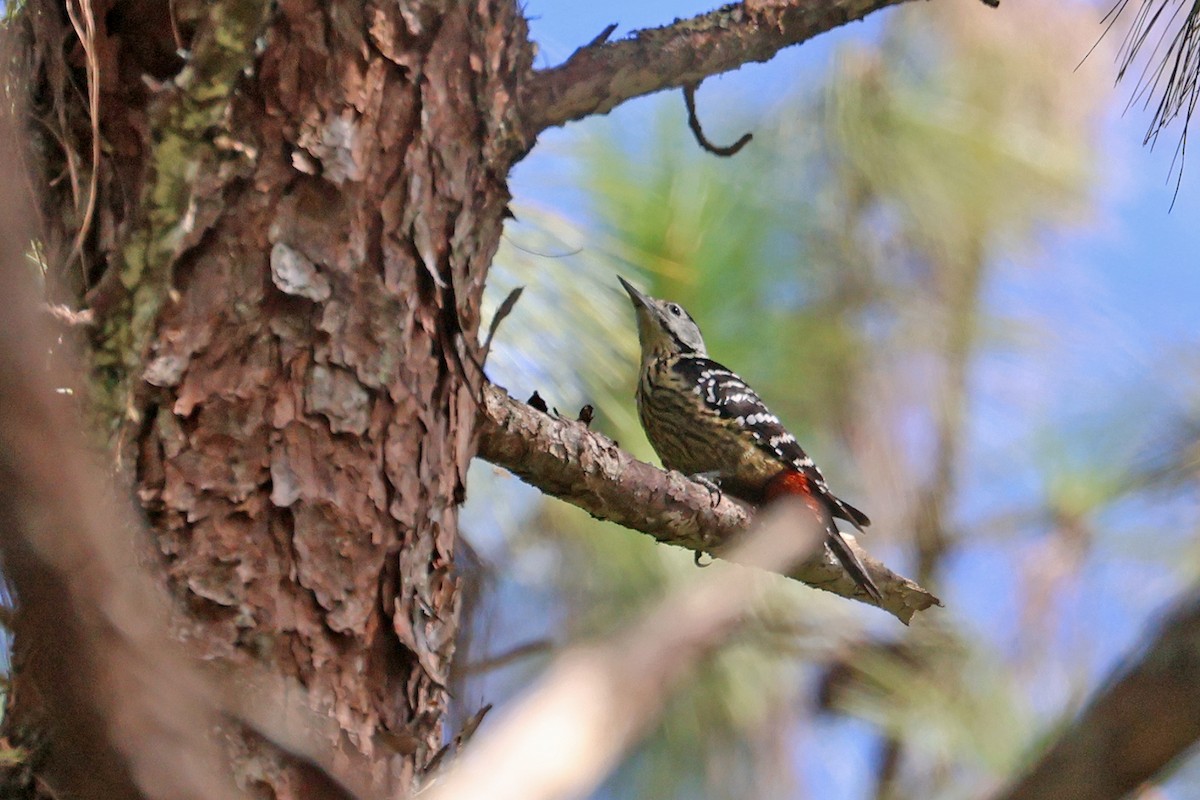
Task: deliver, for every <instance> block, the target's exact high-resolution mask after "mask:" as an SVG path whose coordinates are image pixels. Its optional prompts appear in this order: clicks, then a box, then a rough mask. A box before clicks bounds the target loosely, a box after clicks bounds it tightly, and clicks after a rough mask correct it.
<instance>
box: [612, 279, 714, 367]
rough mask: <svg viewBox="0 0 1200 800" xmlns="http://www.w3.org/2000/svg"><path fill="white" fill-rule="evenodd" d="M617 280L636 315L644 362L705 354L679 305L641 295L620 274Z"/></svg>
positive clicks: (697, 332)
mask: <svg viewBox="0 0 1200 800" xmlns="http://www.w3.org/2000/svg"><path fill="white" fill-rule="evenodd" d="M617 280H619V281H620V282H621V285H622V286H624V287H625V291H626V292H628V293H629V299H630V300H632V301H633V308H634V311H636V312H637V321H638V340H639V341H640V342H641V344H642V362H643V363H647V362H650V361H653V360H654V359H656V358H662V357H663V356H669V355H680V354H688V355H698V356H705V355H708V352H707V351H706V350H705V349H704V338H703V337H702V336H701V335H700V328H699V326H697V325H696V321H695V320H693V319H692V317H691V315H690V314H688V312H687V311H685V310H684V309H683V307H682V306H680V305H679V304H678V303H673V302H671V301H670V300H658V299H656V298H654V297H650V296H649V295H645V294H642V293H641V292H639V291H638V290H637V289H635V288H633V285H632V284H630V283H629V281H627V280H625V279H624V278H622V277H621V276H620V275H618V276H617Z"/></svg>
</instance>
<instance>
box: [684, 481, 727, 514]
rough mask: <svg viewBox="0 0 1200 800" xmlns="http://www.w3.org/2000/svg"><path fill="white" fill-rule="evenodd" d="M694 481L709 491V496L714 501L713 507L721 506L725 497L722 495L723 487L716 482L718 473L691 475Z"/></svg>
mask: <svg viewBox="0 0 1200 800" xmlns="http://www.w3.org/2000/svg"><path fill="white" fill-rule="evenodd" d="M688 477H690V478H691V479H692V480H694V481H695V482H696V483H698V484H700V485H701V486H703V487H704V488H705V489H708V496H709V498H711V499H712V507H713V508H716V507H717V506H719V505H721V498H722V497H724V496H725V495H723V494H722V493H721V485H720V484H719V483H717V481H716V480H715V479H716V477H717V473H715V472H697V473H696V474H694V475H689V476H688Z"/></svg>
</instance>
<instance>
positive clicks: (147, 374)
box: [15, 0, 531, 798]
mask: <svg viewBox="0 0 1200 800" xmlns="http://www.w3.org/2000/svg"><path fill="white" fill-rule="evenodd" d="M69 11H70V13H68V9H66V8H64V7H63V6H62V5H60V4H57V3H53V2H50V1H49V0H38V1H37V2H31V3H30V4H29V5H28V6H27V8H26V9H25V12H24V14H25V18H24V19H25V23H24V24H25V25H26V30H27V31H28V33H29V38H28V41H29V43H30V54H31V58H32V66H33V67H34V68H35V69H34V71H33V73H32V75H33V77H32V79H31V80H32V82H33V85H32V90H33V97H34V98H35V108H34V110H33V111H34V114H35V115H36V116H38V117H39V118H40V120H41V122H42V123H43V124H42V125H40V126H39V128H38V140H37V141H38V145H39V148H38V157H37V161H36V163H35V164H34V167H35V173H36V174H40V176H41V182H40V184H39V185H40V186H42V187H46V188H44V189H43V198H44V207H43V213H44V217H45V220H44V227H45V231H44V241H45V242H46V244H47V260H48V262H49V264H50V266H51V270H52V272H58V273H61V275H60V277H61V280H60V281H59V282H58V283H59V286H60V290H59V291H61V292H63V296H62V297H60V298H59V299H64V300H66V301H67V302H70V303H72V304H73V305H74V306H75V307H77V308H78V307H87V308H90V309H91V310H92V311H93V313H94V314H95V317H96V319H95V323H94V325H93V327H91V328H90V329H89V334H88V336H87V337H86V338H87V341H86V344H85V350H86V351H87V353H88V355H89V358H90V364H91V366H92V371H91V381H90V386H89V387H88V388H89V389H90V394H91V397H92V399H93V402H92V404H91V407H92V408H93V409H95V410H96V411H97V414H98V416H99V418H100V419H101V421H102V422H103V423H105V424H106V425H107V426H108V430H109V431H110V432H111V434H112V437H113V442H114V443H115V446H116V449H117V453H118V460H119V464H120V465H121V466H122V467H123V468H124V470H125V472H124V474H125V476H126V477H127V479H128V480H129V481H130V482H131V483H132V484H133V485H134V486H135V487H136V491H137V496H138V497H139V499H140V500H141V503H142V505H143V507H144V508H145V510H146V513H147V516H148V518H149V521H150V524H151V526H152V529H153V532H154V535H155V543H156V545H157V548H156V554H157V556H159V558H158V561H159V562H160V563H161V564H162V568H163V574H164V575H165V580H166V583H167V585H168V587H169V589H170V591H171V593H172V595H173V597H174V599H175V603H176V614H175V618H176V626H177V630H178V632H179V633H180V635H181V637H182V638H183V639H184V641H185V642H186V643H188V645H189V646H190V647H191V648H192V649H193V651H194V652H195V653H196V654H197V655H199V656H201V657H202V658H205V659H211V660H218V661H221V662H224V663H232V664H235V665H246V664H255V665H262V666H265V667H266V668H267V669H269V670H271V671H272V672H274V673H277V674H280V675H284V676H288V677H290V678H294V679H296V680H297V681H298V682H299V683H300V684H302V685H303V686H304V687H305V688H306V689H307V692H308V701H309V703H310V704H311V705H312V706H313V707H314V708H315V709H317V710H318V711H320V712H322V713H327V714H328V715H329V716H331V717H332V718H333V719H334V720H335V721H336V724H337V726H338V728H339V729H340V731H341V736H340V741H338V742H336V743H335V744H336V745H337V747H339V748H343V749H344V750H346V751H347V752H349V753H354V752H357V753H361V754H363V755H365V756H366V757H367V758H368V759H369V763H370V764H371V769H372V771H373V774H372V779H373V781H374V782H375V783H377V784H378V785H383V784H387V785H390V786H392V787H396V786H406V785H410V784H411V782H412V781H413V780H414V778H418V777H419V776H420V774H421V772H422V768H423V766H424V765H425V764H426V763H427V762H428V761H429V759H430V758H431V757H432V756H433V755H434V754H435V753H436V752H437V751H438V750H439V748H440V746H441V742H442V735H443V732H442V723H443V714H444V710H445V707H446V699H447V698H446V688H445V683H446V679H447V673H448V670H449V664H450V660H451V658H452V655H453V649H454V640H455V635H456V632H457V627H458V604H459V586H458V580H457V578H456V577H455V575H454V572H453V568H454V549H455V536H456V527H457V513H456V512H457V506H458V504H459V503H460V502H461V500H462V495H463V487H464V481H465V475H466V470H467V465H468V462H469V461H470V459H471V457H472V456H473V454H474V451H475V437H476V426H475V419H476V409H477V404H478V402H479V398H480V396H481V390H482V380H483V378H482V373H481V369H480V366H479V348H478V345H477V342H478V336H477V333H478V326H479V308H480V297H481V293H482V290H483V285H484V277H485V274H486V271H487V267H488V264H489V262H490V260H491V258H492V255H493V254H494V252H495V248H496V245H497V242H498V239H499V236H500V232H501V226H502V222H503V218H504V216H505V212H506V206H507V202H508V199H509V194H508V190H507V187H506V176H507V174H508V171H509V168H510V167H511V165H512V164H513V163H514V161H515V160H516V159H517V158H519V157H520V155H521V154H522V153H523V152H524V151H525V149H526V148H527V144H526V143H525V142H523V141H522V140H521V139H520V137H519V136H518V135H517V134H516V133H515V132H516V131H519V130H520V126H519V125H518V124H516V122H515V115H514V103H513V98H515V97H516V96H517V89H518V87H517V85H516V83H517V81H518V79H519V77H520V76H522V75H524V74H526V73H527V71H528V69H529V65H530V59H531V53H530V51H529V45H528V40H527V34H526V29H525V22H524V19H523V18H522V16H521V14H520V13H519V11H518V9H517V6H516V3H515V2H512V0H470V2H436V1H435V0H427V1H426V2H419V1H414V2H405V3H400V4H397V3H389V2H386V1H385V0H378V2H366V3H364V2H362V1H361V0H335V2H330V3H318V2H315V1H306V0H280V2H278V3H275V4H272V3H267V2H262V1H261V0H259V1H258V2H246V1H244V0H243V1H242V2H236V1H235V0H227V1H226V2H222V3H208V2H198V0H178V1H177V2H175V3H170V4H168V3H163V2H150V1H149V0H127V1H126V2H118V0H93V2H91V3H88V2H86V0H76V2H74V3H72V5H71V8H70V9H69ZM172 12H173V16H172ZM72 17H74V19H72ZM79 34H82V35H79ZM80 87H94V88H95V92H94V93H93V94H92V95H91V103H89V98H88V94H87V92H86V91H81V90H80ZM93 105H94V107H95V110H96V112H97V116H96V119H95V120H94V121H93V120H92V119H91V118H90V116H89V109H91V108H92V106H93ZM93 125H94V127H93ZM93 131H96V132H98V134H99V141H98V142H95V146H96V147H98V148H99V155H98V157H97V158H96V161H95V169H94V170H93V166H92V165H93V160H92V159H93V144H94V142H93ZM64 176H65V177H64ZM89 198H94V199H93V200H89ZM90 206H91V207H92V210H90V211H89V207H90ZM80 230H82V231H83V232H82V234H79V232H80ZM22 701H23V698H22V695H21V694H20V692H19V691H18V692H17V693H16V697H15V702H16V704H17V705H18V706H19V705H20V704H21V703H22ZM232 741H233V744H232V745H231V746H232V747H233V748H234V750H235V753H236V755H235V759H234V761H235V765H236V768H237V770H238V772H239V776H238V777H239V779H240V781H242V782H243V783H244V784H246V785H249V786H259V787H261V788H262V789H263V790H264V791H263V795H264V796H274V797H279V798H290V797H299V796H302V794H303V793H304V786H303V778H302V777H301V773H300V771H299V770H298V769H297V768H295V767H293V766H290V765H289V764H288V763H287V759H286V757H285V756H283V755H281V754H280V753H278V752H277V751H275V750H273V748H271V747H268V746H265V745H264V744H263V742H262V741H261V740H257V739H255V737H254V736H253V735H250V734H247V735H240V736H236V737H232Z"/></svg>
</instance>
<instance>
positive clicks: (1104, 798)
mask: <svg viewBox="0 0 1200 800" xmlns="http://www.w3.org/2000/svg"><path fill="white" fill-rule="evenodd" d="M1197 739H1200V590H1193V592H1192V593H1191V594H1190V595H1188V597H1187V598H1186V599H1185V600H1184V601H1183V602H1182V603H1180V605H1179V606H1178V607H1176V608H1175V610H1174V611H1172V612H1171V614H1170V615H1169V616H1168V617H1167V619H1166V621H1165V622H1164V623H1163V625H1162V629H1161V630H1160V631H1159V633H1158V635H1157V636H1156V637H1155V639H1154V641H1153V642H1151V643H1150V644H1149V646H1148V647H1146V648H1145V650H1144V652H1142V653H1140V654H1139V655H1137V656H1136V658H1135V659H1133V660H1131V662H1130V663H1128V664H1126V665H1125V667H1123V668H1122V669H1121V671H1120V672H1119V673H1118V675H1117V676H1115V677H1114V678H1113V679H1111V680H1110V682H1109V684H1108V686H1107V687H1106V688H1104V689H1102V690H1101V691H1100V692H1099V693H1098V694H1097V695H1096V696H1095V697H1094V698H1093V699H1092V701H1091V703H1090V704H1089V705H1088V707H1087V708H1086V709H1084V711H1083V713H1082V714H1081V715H1080V716H1079V719H1077V720H1076V721H1075V723H1074V724H1073V725H1071V726H1070V727H1069V728H1067V729H1066V730H1065V731H1064V732H1063V733H1062V735H1061V736H1060V737H1059V739H1058V741H1057V742H1055V744H1054V745H1053V746H1052V747H1051V748H1050V749H1049V750H1048V751H1047V752H1046V753H1045V754H1044V755H1043V756H1042V757H1041V758H1040V759H1038V761H1037V763H1036V764H1034V766H1033V767H1032V768H1031V769H1030V770H1029V772H1028V773H1027V774H1026V775H1025V776H1024V777H1023V778H1021V779H1020V780H1019V781H1017V782H1016V783H1015V784H1014V785H1012V786H1010V787H1008V788H1007V789H1006V790H1005V791H1004V792H1002V793H1001V794H999V795H997V800H1018V798H1019V799H1020V800H1059V798H1064V797H1069V798H1071V800H1109V799H1110V798H1114V797H1124V796H1125V795H1126V794H1128V793H1129V792H1132V791H1134V790H1135V789H1137V788H1138V787H1139V786H1141V785H1142V784H1143V783H1145V782H1146V781H1149V780H1150V779H1151V778H1153V777H1154V776H1155V775H1157V774H1158V773H1159V772H1160V771H1161V770H1162V769H1163V768H1165V767H1167V766H1168V765H1169V764H1170V763H1171V762H1172V761H1173V760H1174V759H1175V758H1177V757H1178V756H1180V755H1181V754H1182V753H1184V752H1185V751H1186V750H1188V749H1189V748H1190V747H1191V746H1192V745H1193V744H1194V743H1195V742H1196V741H1197Z"/></svg>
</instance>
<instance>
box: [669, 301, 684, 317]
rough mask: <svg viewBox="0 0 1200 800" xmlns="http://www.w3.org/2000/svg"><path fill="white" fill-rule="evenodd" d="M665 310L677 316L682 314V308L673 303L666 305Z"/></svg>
mask: <svg viewBox="0 0 1200 800" xmlns="http://www.w3.org/2000/svg"><path fill="white" fill-rule="evenodd" d="M667 311H670V312H671V313H672V314H674V315H675V316H677V317H678V316H682V315H683V309H682V308H680V307H679V306H678V305H677V304H675V303H671V305H669V306H667Z"/></svg>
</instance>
